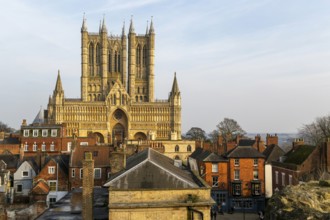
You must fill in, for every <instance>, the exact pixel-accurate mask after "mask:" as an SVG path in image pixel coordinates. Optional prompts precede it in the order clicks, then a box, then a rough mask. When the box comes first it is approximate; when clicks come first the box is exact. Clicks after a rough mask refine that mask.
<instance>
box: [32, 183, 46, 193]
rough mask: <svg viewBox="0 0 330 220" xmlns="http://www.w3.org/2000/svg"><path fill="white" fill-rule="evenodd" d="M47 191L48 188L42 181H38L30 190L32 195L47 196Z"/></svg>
mask: <svg viewBox="0 0 330 220" xmlns="http://www.w3.org/2000/svg"><path fill="white" fill-rule="evenodd" d="M49 191H50V189H49V186H48V185H47V183H46V182H45V181H43V180H40V181H38V183H37V184H36V185H35V186H34V187H33V188H32V194H48V193H49Z"/></svg>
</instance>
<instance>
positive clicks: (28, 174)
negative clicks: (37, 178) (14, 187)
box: [22, 170, 30, 177]
mask: <svg viewBox="0 0 330 220" xmlns="http://www.w3.org/2000/svg"><path fill="white" fill-rule="evenodd" d="M25 172H27V175H24V173H25ZM29 176H30V173H29V171H28V170H23V171H22V177H29Z"/></svg>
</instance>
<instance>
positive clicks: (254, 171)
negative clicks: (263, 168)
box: [253, 170, 259, 180]
mask: <svg viewBox="0 0 330 220" xmlns="http://www.w3.org/2000/svg"><path fill="white" fill-rule="evenodd" d="M255 173H256V174H257V178H255ZM253 179H255V180H257V179H259V171H258V170H253Z"/></svg>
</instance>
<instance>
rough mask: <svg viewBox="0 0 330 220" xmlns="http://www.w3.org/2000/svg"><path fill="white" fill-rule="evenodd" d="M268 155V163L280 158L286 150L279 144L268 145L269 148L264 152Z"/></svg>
mask: <svg viewBox="0 0 330 220" xmlns="http://www.w3.org/2000/svg"><path fill="white" fill-rule="evenodd" d="M262 154H263V155H265V157H266V161H265V162H266V163H267V162H272V161H276V160H278V158H280V156H283V155H284V154H285V152H284V150H283V149H282V148H280V147H279V146H278V145H275V144H271V145H269V146H267V148H266V149H265V150H264V151H263V152H262Z"/></svg>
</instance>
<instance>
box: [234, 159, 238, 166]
mask: <svg viewBox="0 0 330 220" xmlns="http://www.w3.org/2000/svg"><path fill="white" fill-rule="evenodd" d="M234 165H235V167H238V166H239V159H234Z"/></svg>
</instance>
